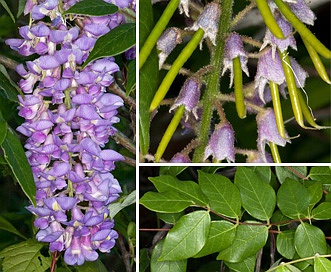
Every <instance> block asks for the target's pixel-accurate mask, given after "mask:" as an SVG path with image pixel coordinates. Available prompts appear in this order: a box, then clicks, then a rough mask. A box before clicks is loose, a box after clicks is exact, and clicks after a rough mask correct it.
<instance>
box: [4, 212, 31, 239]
mask: <svg viewBox="0 0 331 272" xmlns="http://www.w3.org/2000/svg"><path fill="white" fill-rule="evenodd" d="M0 229H2V230H5V231H8V232H11V233H14V234H16V235H18V236H20V237H22V238H23V239H26V237H25V236H24V235H23V234H21V233H20V232H19V231H18V230H17V229H16V228H15V227H14V226H13V225H12V224H11V223H10V222H9V221H8V220H7V219H6V218H4V217H2V216H1V215H0Z"/></svg>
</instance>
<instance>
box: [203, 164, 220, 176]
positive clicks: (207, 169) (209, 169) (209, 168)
mask: <svg viewBox="0 0 331 272" xmlns="http://www.w3.org/2000/svg"><path fill="white" fill-rule="evenodd" d="M224 167H225V166H202V167H201V171H202V172H205V173H210V174H214V173H215V172H216V171H217V170H218V169H222V168H224Z"/></svg>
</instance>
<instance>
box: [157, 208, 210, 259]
mask: <svg viewBox="0 0 331 272" xmlns="http://www.w3.org/2000/svg"><path fill="white" fill-rule="evenodd" d="M209 228H210V215H209V212H207V211H195V212H192V213H189V214H187V215H184V216H183V217H182V218H181V219H180V220H179V221H178V222H177V224H176V225H175V226H174V227H173V228H172V229H171V230H170V231H169V232H168V234H167V236H166V238H165V240H164V245H163V249H162V254H161V256H160V258H159V260H160V261H175V260H182V259H187V258H190V257H192V256H194V255H196V254H197V253H198V252H199V251H200V250H201V249H202V248H203V246H204V245H205V243H206V241H207V238H208V234H209Z"/></svg>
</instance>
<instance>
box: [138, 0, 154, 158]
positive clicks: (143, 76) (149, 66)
mask: <svg viewBox="0 0 331 272" xmlns="http://www.w3.org/2000/svg"><path fill="white" fill-rule="evenodd" d="M139 5H140V6H141V7H144V8H141V9H139V45H140V48H141V47H142V45H143V43H144V42H145V40H146V39H147V37H148V35H149V33H150V32H151V31H152V29H153V27H154V21H153V18H154V16H153V9H152V3H151V1H150V0H140V1H139ZM158 85H159V59H158V56H157V53H156V48H154V49H153V50H152V52H151V54H150V55H149V57H148V59H147V61H146V62H145V65H144V66H143V67H142V69H141V70H140V71H139V98H140V99H139V145H140V150H141V153H142V154H143V155H146V154H147V153H148V150H149V145H150V122H151V113H150V112H149V106H150V104H151V102H152V99H153V97H154V94H155V92H156V89H157V87H158Z"/></svg>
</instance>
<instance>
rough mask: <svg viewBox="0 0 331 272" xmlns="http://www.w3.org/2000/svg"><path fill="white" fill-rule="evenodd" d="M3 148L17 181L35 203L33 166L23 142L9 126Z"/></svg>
mask: <svg viewBox="0 0 331 272" xmlns="http://www.w3.org/2000/svg"><path fill="white" fill-rule="evenodd" d="M1 149H2V151H3V153H4V158H5V160H6V162H7V163H8V166H9V167H10V169H11V170H12V172H13V175H14V177H15V179H16V181H17V182H18V183H19V184H20V186H21V188H22V190H23V192H24V193H25V195H26V196H27V197H28V198H29V200H30V201H31V203H33V204H34V205H35V204H36V200H35V198H34V196H35V193H36V185H35V183H34V179H33V176H32V171H31V167H30V165H29V163H28V160H27V158H26V156H25V153H24V150H23V147H22V145H21V142H20V141H19V140H18V139H17V137H16V136H15V135H14V132H13V131H12V130H11V129H9V128H8V129H7V134H6V138H5V139H4V141H3V143H2V145H1Z"/></svg>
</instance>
